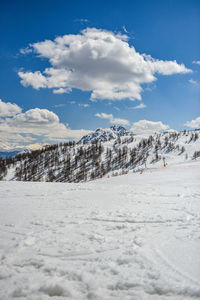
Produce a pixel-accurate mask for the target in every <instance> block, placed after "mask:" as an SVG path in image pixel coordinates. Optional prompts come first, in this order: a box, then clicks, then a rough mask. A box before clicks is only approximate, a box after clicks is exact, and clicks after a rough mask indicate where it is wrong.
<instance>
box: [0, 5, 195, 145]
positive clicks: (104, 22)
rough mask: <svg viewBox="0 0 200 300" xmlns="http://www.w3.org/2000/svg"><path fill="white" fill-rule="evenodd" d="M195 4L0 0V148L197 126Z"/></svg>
mask: <svg viewBox="0 0 200 300" xmlns="http://www.w3.org/2000/svg"><path fill="white" fill-rule="evenodd" d="M199 36H200V1H198V0H187V1H185V0H180V1H179V0H174V1H171V0H168V1H158V0H136V1H135V0H132V1H128V0H123V1H122V0H118V1H116V0H115V1H113V0H109V1H104V0H101V1H100V0H96V1H94V0H92V1H89V0H86V1H78V0H73V1H67V0H66V1H62V0H57V1H51V0H43V1H39V0H38V1H37V0H34V1H32V0H29V1H22V0H18V1H14V0H13V1H11V0H7V1H3V0H0V39H1V43H0V66H1V68H0V82H1V84H0V150H11V149H12V150H13V149H16V148H24V147H26V148H31V149H35V148H37V147H39V146H41V145H44V144H49V143H51V144H52V143H59V142H65V141H68V140H71V139H72V140H79V139H80V138H81V137H82V136H83V135H85V134H87V133H89V132H90V131H93V130H95V129H97V128H99V127H101V128H107V127H110V126H112V125H120V126H124V127H125V128H127V129H130V130H132V131H133V132H134V133H136V134H141V133H151V132H152V133H153V132H155V131H160V130H161V131H162V130H184V129H195V128H200V41H199Z"/></svg>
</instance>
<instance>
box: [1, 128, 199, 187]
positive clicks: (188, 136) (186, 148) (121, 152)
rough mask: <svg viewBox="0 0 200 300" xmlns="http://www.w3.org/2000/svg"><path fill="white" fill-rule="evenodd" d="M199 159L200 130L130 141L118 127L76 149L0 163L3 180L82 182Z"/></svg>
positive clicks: (64, 147) (51, 149)
mask: <svg viewBox="0 0 200 300" xmlns="http://www.w3.org/2000/svg"><path fill="white" fill-rule="evenodd" d="M109 133H111V134H112V135H109ZM114 134H115V136H114ZM97 137H98V138H97ZM103 138H104V140H103V141H102V139H103ZM199 157H200V132H199V130H196V131H184V132H163V133H155V134H153V135H150V136H147V135H131V134H130V133H129V132H128V131H126V130H125V129H124V128H123V127H114V129H113V128H111V129H110V131H109V130H107V129H105V130H103V129H97V130H96V131H95V132H94V133H93V134H91V135H89V136H86V137H84V139H82V141H80V142H79V143H77V144H76V143H75V142H68V143H60V144H55V145H47V146H45V147H43V148H41V149H38V150H35V151H30V152H28V153H26V152H25V153H20V154H18V155H16V156H15V157H14V158H12V157H11V158H7V159H0V179H1V180H18V181H48V182H52V181H55V182H83V181H90V180H94V179H97V178H102V177H112V176H117V175H122V174H127V173H129V172H137V171H140V172H141V171H144V170H147V169H155V168H162V167H163V166H164V165H165V166H166V165H174V164H180V163H184V162H188V161H192V160H196V159H199Z"/></svg>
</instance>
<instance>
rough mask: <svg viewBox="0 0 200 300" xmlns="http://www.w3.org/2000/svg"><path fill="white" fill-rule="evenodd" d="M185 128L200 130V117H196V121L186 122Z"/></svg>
mask: <svg viewBox="0 0 200 300" xmlns="http://www.w3.org/2000/svg"><path fill="white" fill-rule="evenodd" d="M184 125H185V126H187V127H189V128H194V129H195V128H200V117H197V118H196V119H194V120H192V121H188V122H186V123H185V124H184Z"/></svg>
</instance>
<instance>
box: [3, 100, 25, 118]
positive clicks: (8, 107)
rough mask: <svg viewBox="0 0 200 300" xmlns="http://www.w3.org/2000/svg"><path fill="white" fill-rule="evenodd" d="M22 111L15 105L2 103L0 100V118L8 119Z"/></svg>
mask: <svg viewBox="0 0 200 300" xmlns="http://www.w3.org/2000/svg"><path fill="white" fill-rule="evenodd" d="M21 111H22V109H21V107H19V106H18V105H17V104H15V103H10V102H4V101H3V100H1V99H0V117H10V116H14V115H16V114H18V113H20V112H21Z"/></svg>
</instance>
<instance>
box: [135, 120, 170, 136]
mask: <svg viewBox="0 0 200 300" xmlns="http://www.w3.org/2000/svg"><path fill="white" fill-rule="evenodd" d="M167 129H169V126H168V125H165V124H163V123H162V122H160V121H159V122H153V121H148V120H140V121H138V122H135V123H133V125H132V127H131V129H130V130H131V131H133V133H135V134H143V133H145V134H153V133H155V132H159V131H161V130H167Z"/></svg>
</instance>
